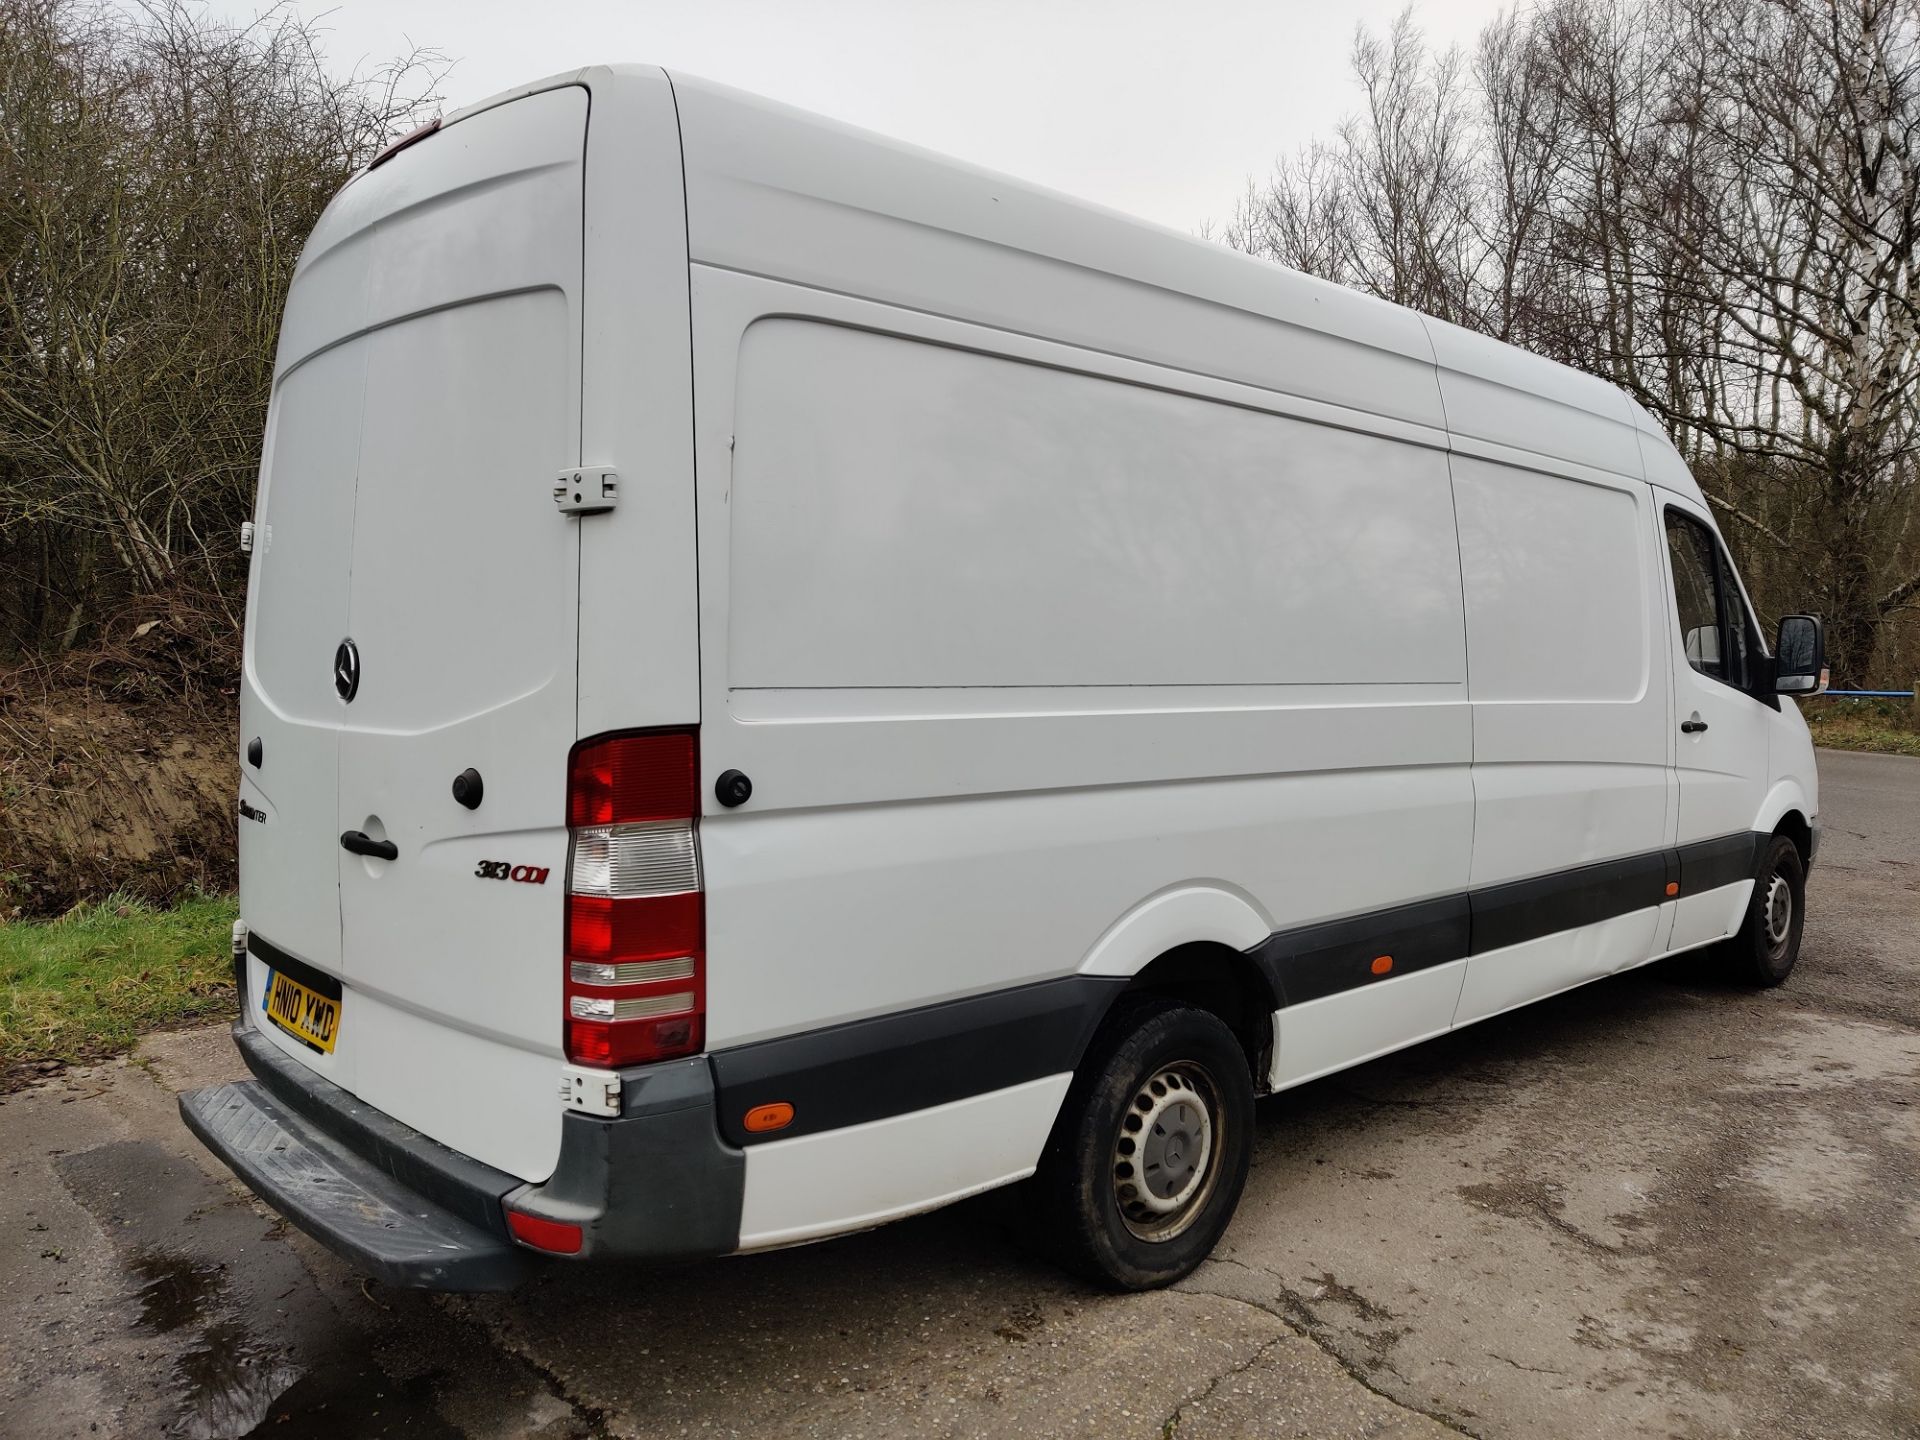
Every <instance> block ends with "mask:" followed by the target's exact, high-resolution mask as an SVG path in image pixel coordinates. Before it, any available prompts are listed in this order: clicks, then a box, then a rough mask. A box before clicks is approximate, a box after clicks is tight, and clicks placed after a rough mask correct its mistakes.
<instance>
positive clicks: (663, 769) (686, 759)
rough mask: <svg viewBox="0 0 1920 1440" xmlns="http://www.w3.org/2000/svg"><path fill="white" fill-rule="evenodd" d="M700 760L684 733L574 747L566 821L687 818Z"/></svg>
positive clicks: (694, 809) (633, 822)
mask: <svg viewBox="0 0 1920 1440" xmlns="http://www.w3.org/2000/svg"><path fill="white" fill-rule="evenodd" d="M699 784H700V764H699V760H698V759H697V757H696V756H695V753H694V744H693V736H692V735H691V734H690V733H687V732H685V731H680V732H671V733H663V734H653V735H622V736H618V737H616V738H615V739H612V740H597V741H589V742H587V743H586V744H584V745H579V746H576V747H575V748H574V752H573V760H572V763H571V764H570V765H569V767H568V773H567V824H569V825H571V826H573V827H574V828H575V829H576V830H577V829H580V828H581V827H583V826H587V825H637V824H643V823H645V822H647V821H650V820H688V821H691V820H692V819H693V817H694V816H695V814H697V813H698V811H699V807H698V806H697V805H696V804H695V803H694V795H695V793H696V792H697V790H698V788H699Z"/></svg>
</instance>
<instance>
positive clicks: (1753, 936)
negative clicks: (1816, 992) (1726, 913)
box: [1721, 835, 1807, 986]
mask: <svg viewBox="0 0 1920 1440" xmlns="http://www.w3.org/2000/svg"><path fill="white" fill-rule="evenodd" d="M1806 917H1807V869H1806V866H1805V865H1804V864H1802V863H1801V860H1800V851H1799V849H1798V847H1796V846H1795V845H1794V843H1793V841H1791V840H1789V839H1787V837H1786V836H1784V835H1775V836H1773V837H1772V838H1771V839H1769V840H1768V841H1767V844H1766V847H1765V849H1764V850H1763V851H1762V853H1761V857H1760V869H1759V872H1758V874H1756V875H1755V876H1754V881H1753V898H1752V899H1751V900H1749V901H1748V902H1747V918H1746V919H1745V920H1744V921H1742V922H1741V925H1740V932H1739V933H1738V934H1737V935H1735V936H1734V937H1733V938H1732V939H1731V940H1729V941H1727V942H1726V945H1725V947H1724V949H1723V950H1722V952H1721V955H1722V959H1723V961H1724V964H1725V968H1726V972H1727V975H1728V977H1729V978H1730V979H1734V980H1737V981H1739V982H1740V983H1741V984H1743V985H1759V986H1773V985H1778V984H1779V983H1780V982H1781V981H1782V980H1785V979H1786V978H1787V976H1789V975H1791V974H1792V973H1793V965H1794V962H1795V961H1796V960H1798V959H1799V958H1800V930H1801V927H1802V926H1803V925H1804V924H1805V923H1806Z"/></svg>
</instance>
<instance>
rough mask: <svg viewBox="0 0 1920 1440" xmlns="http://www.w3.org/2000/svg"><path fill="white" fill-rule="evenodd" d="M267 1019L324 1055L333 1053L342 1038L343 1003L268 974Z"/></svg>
mask: <svg viewBox="0 0 1920 1440" xmlns="http://www.w3.org/2000/svg"><path fill="white" fill-rule="evenodd" d="M265 1009H266V1012H267V1018H268V1019H269V1020H271V1021H273V1023H274V1024H276V1025H278V1026H279V1027H280V1028H281V1029H282V1030H284V1031H286V1032H287V1033H288V1034H289V1035H291V1036H293V1037H294V1038H295V1039H296V1040H304V1041H305V1042H306V1043H307V1044H309V1045H311V1046H312V1047H313V1048H314V1049H316V1050H318V1051H319V1052H320V1053H321V1054H322V1055H329V1054H331V1053H332V1052H333V1042H334V1041H335V1040H336V1039H338V1038H339V1035H340V1002H339V1001H338V1000H332V999H329V998H328V997H327V996H325V995H322V994H321V993H320V992H319V991H318V990H309V989H308V988H307V987H306V986H305V985H302V984H301V983H300V982H299V981H298V980H289V979H288V978H287V977H286V976H284V975H282V974H279V973H278V972H277V971H272V970H269V971H268V972H267V1000H266V1005H265Z"/></svg>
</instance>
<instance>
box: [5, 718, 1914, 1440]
mask: <svg viewBox="0 0 1920 1440" xmlns="http://www.w3.org/2000/svg"><path fill="white" fill-rule="evenodd" d="M1820 765H1821V774H1822V783H1823V806H1824V814H1823V815H1822V823H1823V827H1824V831H1825V835H1824V840H1823V847H1822V852H1821V855H1820V860H1819V863H1818V864H1817V865H1816V867H1815V869H1814V874H1813V881H1812V894H1811V900H1810V906H1809V919H1808V923H1807V929H1806V937H1805V942H1804V947H1803V950H1802V954H1801V962H1800V967H1799V969H1798V970H1797V971H1796V973H1795V974H1794V976H1793V978H1792V979H1791V980H1790V981H1789V982H1788V983H1787V985H1786V986H1785V987H1784V988H1782V989H1780V990H1777V991H1772V992H1768V993H1765V994H1755V993H1752V992H1747V991H1741V990H1737V989H1732V988H1728V987H1726V986H1724V985H1722V984H1720V983H1719V982H1717V981H1716V980H1715V979H1714V978H1713V977H1712V975H1711V974H1710V973H1706V972H1705V971H1703V969H1702V967H1701V966H1700V965H1699V964H1698V963H1697V962H1694V961H1688V960H1685V959H1681V960H1676V961H1673V962H1667V963H1665V964H1662V965H1659V966H1655V967H1650V968H1649V969H1647V970H1643V971H1640V972H1636V973H1635V974H1633V975H1629V976H1624V977H1620V978H1618V979H1614V980H1610V981H1606V982H1603V983H1601V984H1598V985H1593V986H1589V987H1586V988H1585V989H1582V990H1578V991H1575V992H1573V993H1572V994H1569V995H1566V996H1562V997H1560V998H1558V999H1555V1000H1552V1001H1548V1002H1546V1003H1544V1004H1542V1005H1537V1006H1533V1007H1531V1008H1529V1009H1528V1010H1525V1011H1521V1012H1519V1013H1517V1014H1515V1015H1511V1016H1507V1017H1503V1018H1501V1019H1497V1020H1494V1021H1490V1022H1488V1023H1485V1024H1482V1025H1479V1026H1475V1027H1473V1028H1470V1029H1468V1030H1465V1031H1462V1032H1460V1033H1459V1034H1457V1035H1453V1036H1449V1037H1447V1038H1446V1039H1444V1040H1441V1041H1438V1042H1434V1043H1431V1044H1428V1045H1425V1046H1422V1047H1418V1048H1416V1049H1413V1050H1410V1051H1405V1052H1402V1053H1401V1054H1399V1055H1396V1056H1392V1057H1389V1058H1387V1059H1384V1060H1381V1061H1377V1062H1375V1063H1373V1064H1370V1065H1367V1066H1364V1067H1362V1068H1360V1069H1357V1070H1353V1071H1349V1072H1347V1073H1346V1074H1344V1075H1341V1076H1336V1077H1333V1078H1331V1079H1328V1080H1325V1081H1322V1082H1319V1083H1316V1084H1314V1085H1311V1086H1308V1087H1305V1088H1303V1089H1300V1090H1295V1091H1292V1092H1290V1093H1288V1094H1286V1095H1282V1096H1278V1097H1274V1098H1272V1099H1269V1100H1266V1101H1263V1102H1262V1110H1261V1120H1260V1133H1259V1141H1258V1149H1257V1152H1256V1155H1255V1159H1254V1168H1253V1174H1252V1177H1251V1179H1250V1180H1249V1182H1248V1187H1247V1193H1246V1196H1245V1198H1244V1200H1243V1201H1242V1202H1241V1208H1240V1213H1239V1216H1238V1218H1237V1219H1236V1220H1235V1222H1234V1224H1233V1226H1232V1228H1231V1229H1230V1230H1229V1231H1228V1234H1227V1237H1226V1239H1225V1241H1224V1243H1223V1244H1222V1246H1221V1248H1220V1250H1219V1251H1218V1253H1217V1255H1216V1257H1215V1258H1214V1259H1213V1260H1212V1261H1210V1262H1209V1263H1208V1264H1207V1265H1205V1266H1204V1267H1203V1268H1202V1269H1201V1270H1200V1271H1199V1272H1197V1273H1196V1274H1195V1275H1194V1276H1192V1277H1191V1278H1190V1279H1189V1280H1188V1281H1186V1282H1184V1283H1183V1284H1181V1285H1179V1286H1178V1287H1176V1288H1174V1289H1173V1290H1170V1291H1164V1292H1160V1293H1158V1294H1152V1295H1129V1296H1111V1295H1105V1294H1099V1293H1095V1292H1093V1291H1090V1290H1088V1289H1086V1288H1084V1287H1082V1286H1080V1285H1078V1284H1077V1283H1075V1282H1073V1281H1070V1280H1068V1279H1066V1278H1065V1277H1063V1276H1062V1275H1060V1274H1058V1273H1057V1272H1055V1271H1054V1270H1053V1269H1051V1268H1050V1267H1049V1266H1048V1265H1047V1264H1046V1263H1045V1262H1044V1261H1043V1260H1041V1259H1039V1258H1036V1257H1034V1256H1032V1255H1030V1254H1028V1253H1027V1252H1026V1251H1025V1250H1023V1249H1022V1248H1021V1245H1020V1243H1019V1208H1018V1202H1017V1197H1007V1196H999V1197H986V1198H985V1199H983V1200H981V1201H976V1202H973V1203H970V1204H967V1205H963V1206H959V1207H956V1208H954V1209H951V1210H948V1211H945V1212H942V1213H939V1214H936V1215H931V1216H926V1217H923V1218H921V1219H918V1220H914V1221H909V1222H906V1223H904V1224H900V1225H895V1226H892V1227H889V1228H887V1229H884V1230H880V1231H876V1232H874V1233H872V1234H868V1235H862V1236H854V1237H851V1238H848V1239H843V1240H838V1241H834V1242H831V1243H828V1244H824V1245H818V1246H812V1247H809V1248H805V1249H799V1250H791V1251H785V1252H781V1253H777V1254H771V1255H764V1256H759V1257H752V1258H746V1259H734V1260H724V1261H716V1262H713V1263H710V1264H704V1265H699V1266H693V1267H688V1268H684V1269H677V1270H664V1271H642V1270H623V1271H613V1272H582V1271H566V1270H556V1271H553V1272H551V1273H549V1274H547V1275H546V1276H544V1277H543V1278H542V1279H540V1280H539V1281H537V1282H535V1283H534V1284H532V1285H530V1286H528V1287H527V1288H526V1289H524V1290H522V1291H521V1292H520V1293H518V1294H516V1295H513V1296H507V1297H486V1298H443V1297H430V1296H422V1295H414V1294H406V1293H399V1292H393V1291H388V1290H383V1289H381V1288H380V1287H378V1286H375V1285H372V1284H367V1283H363V1282H362V1281H361V1280H360V1279H359V1278H358V1277H357V1276H355V1275H353V1274H352V1273H351V1272H349V1271H348V1270H347V1269H346V1268H345V1267H343V1266H342V1265H341V1264H340V1263H339V1262H337V1261H335V1260H334V1259H333V1258H332V1257H331V1256H330V1255H328V1254H327V1253H326V1252H324V1251H323V1250H321V1249H319V1248H318V1247H316V1246H315V1245H313V1244H312V1243H311V1242H309V1241H308V1240H307V1239H306V1238H305V1237H304V1236H302V1235H300V1234H298V1233H297V1232H293V1231H290V1230H289V1229H288V1228H287V1227H286V1226H284V1225H283V1224H281V1223H280V1222H278V1221H277V1220H276V1219H275V1218H274V1217H273V1216H272V1215H271V1214H270V1213H269V1212H267V1211H265V1210H264V1209H262V1208H260V1207H259V1206H258V1205H257V1204H255V1203H254V1202H253V1201H252V1200H251V1199H250V1198H249V1197H248V1196H247V1195H246V1194H245V1193H244V1192H243V1191H241V1190H240V1189H239V1188H238V1187H237V1185H236V1184H235V1183H234V1182H232V1180H231V1179H230V1177H228V1176H227V1175H226V1173H225V1172H224V1171H223V1170H221V1169H220V1168H219V1167H218V1166H217V1165H216V1164H215V1163H214V1162H213V1161H211V1159H210V1158H209V1157H207V1156H205V1155H204V1154H203V1153H202V1152H201V1151H200V1150H199V1148H198V1146H197V1145H196V1144H195V1143H194V1142H193V1141H192V1139H191V1138H190V1137H189V1136H188V1135H187V1134H186V1133H185V1131H184V1130H183V1129H182V1128H181V1127H180V1124H179V1122H178V1119H177V1117H176V1115H175V1112H174V1105H173V1095H174V1092H175V1091H177V1090H179V1089H184V1088H188V1087H191V1086H194V1085H200V1084H206V1083H209V1082H211V1081H213V1080H216V1079H219V1078H223V1077H225V1076H228V1075H231V1074H234V1073H236V1072H237V1069H238V1066H237V1063H236V1061H235V1060H234V1058H233V1054H232V1049H231V1046H230V1044H229V1043H228V1041H227V1038H226V1035H225V1033H224V1031H223V1030H221V1029H219V1028H215V1029H211V1030H199V1031H188V1032H182V1033H179V1034H175V1035H166V1036H158V1037H154V1038H153V1039H151V1040H150V1041H148V1042H147V1044H146V1045H145V1046H143V1047H142V1050H141V1051H140V1052H139V1054H138V1055H137V1056H136V1058H135V1059H134V1060H133V1061H132V1062H127V1063H121V1064H116V1065H111V1066H104V1067H100V1068H98V1069H95V1070H90V1071H78V1072H73V1073H70V1074H68V1075H66V1076H63V1077H61V1078H59V1079H57V1080H54V1081H51V1082H49V1083H46V1084H43V1085H41V1086H40V1087H38V1088H36V1089H33V1090H30V1091H26V1092H22V1093H20V1094H16V1095H12V1096H8V1097H6V1098H5V1099H4V1101H0V1156H4V1160H0V1164H4V1166H5V1174H6V1183H5V1197H6V1206H5V1210H6V1214H7V1217H8V1219H9V1221H10V1222H11V1223H9V1224H8V1225H7V1226H6V1227H4V1231H0V1327H4V1334H5V1335H6V1336H7V1337H8V1340H9V1344H8V1345H7V1346H6V1347H4V1349H3V1350H0V1434H4V1435H7V1436H14V1435H18V1436H33V1437H41V1436H46V1437H55V1436H95V1435H178V1436H185V1437H228V1436H239V1435H246V1434H251V1433H255V1432H256V1431H257V1432H258V1433H263V1434H271V1435H275V1436H280V1437H298V1436H303V1435H314V1436H319V1435H322V1434H324V1435H327V1436H330V1437H353V1436H363V1435H364V1436H386V1435H396V1436H398V1435H407V1436H459V1435H464V1436H468V1437H474V1440H482V1437H496V1436H497V1437H507V1436H541V1437H551V1440H559V1437H571V1436H585V1437H601V1436H629V1435H633V1436H641V1435H646V1436H651V1435H663V1436H675V1435H693V1434H698V1435H751V1436H756V1437H759V1436H891V1435H903V1434H912V1435H916V1436H955V1437H959V1436H995V1437H1000V1436H1010V1435H1036V1436H1056V1435H1087V1436H1096V1435H1097V1436H1116V1437H1127V1436H1138V1437H1142V1440H1147V1437H1166V1436H1172V1435H1178V1436H1180V1437H1182V1440H1195V1437H1225V1436H1261V1437H1269V1436H1271V1437H1294V1436H1313V1437H1325V1440H1337V1437H1348V1436H1352V1437H1360V1436H1370V1437H1372V1436H1395V1437H1399V1436H1407V1437H1412V1436H1448V1435H1458V1434H1469V1435H1478V1436H1487V1437H1494V1436H1540V1435H1554V1436H1560V1435H1588V1434H1606V1435H1608V1436H1662V1437H1664V1436H1683V1437H1696V1436H1699V1437H1704V1436H1836V1435H1846V1436H1850V1437H1915V1436H1920V1294H1917V1293H1916V1283H1915V1282H1916V1278H1920V760H1907V759H1899V758H1895V757H1882V756H1869V755H1843V754H1834V753H1823V754H1822V756H1821V761H1820Z"/></svg>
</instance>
